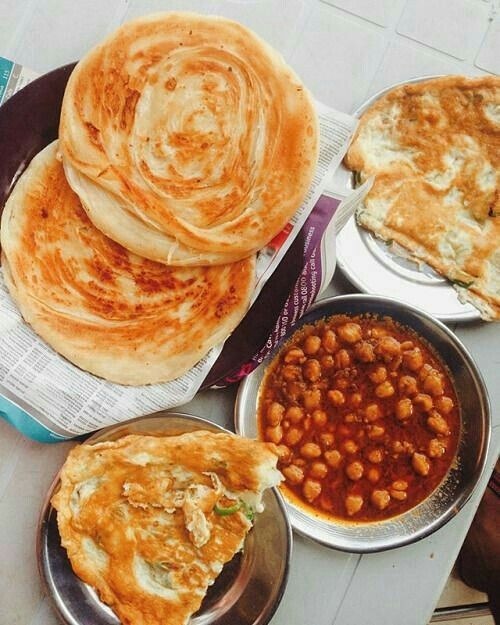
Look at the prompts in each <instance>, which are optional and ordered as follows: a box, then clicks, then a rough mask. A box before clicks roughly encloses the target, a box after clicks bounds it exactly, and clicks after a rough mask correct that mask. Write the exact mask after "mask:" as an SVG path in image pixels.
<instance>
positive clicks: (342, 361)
mask: <svg viewBox="0 0 500 625" xmlns="http://www.w3.org/2000/svg"><path fill="white" fill-rule="evenodd" d="M350 364H351V357H350V356H349V352H348V351H347V350H346V349H340V350H339V351H338V352H337V353H336V354H335V366H336V367H337V369H345V368H346V367H348V366H349V365H350Z"/></svg>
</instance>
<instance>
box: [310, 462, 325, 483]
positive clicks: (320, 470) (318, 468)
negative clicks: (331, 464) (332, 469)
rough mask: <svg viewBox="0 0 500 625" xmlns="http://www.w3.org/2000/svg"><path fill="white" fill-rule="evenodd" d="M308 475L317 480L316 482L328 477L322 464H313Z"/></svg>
mask: <svg viewBox="0 0 500 625" xmlns="http://www.w3.org/2000/svg"><path fill="white" fill-rule="evenodd" d="M309 475H310V476H311V477H315V478H317V479H318V480H322V479H324V478H325V477H326V476H327V475H328V467H327V466H326V464H325V463H324V462H313V463H312V465H311V469H310V471H309Z"/></svg>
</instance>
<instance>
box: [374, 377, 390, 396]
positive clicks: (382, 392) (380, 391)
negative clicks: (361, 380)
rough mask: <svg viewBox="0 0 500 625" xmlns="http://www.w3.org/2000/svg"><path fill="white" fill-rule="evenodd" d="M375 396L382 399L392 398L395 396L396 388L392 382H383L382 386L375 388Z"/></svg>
mask: <svg viewBox="0 0 500 625" xmlns="http://www.w3.org/2000/svg"><path fill="white" fill-rule="evenodd" d="M375 395H376V396H377V397H380V399H385V398H386V397H392V396H393V395H394V386H392V384H391V383H390V382H387V381H386V382H382V384H379V385H378V386H376V387H375Z"/></svg>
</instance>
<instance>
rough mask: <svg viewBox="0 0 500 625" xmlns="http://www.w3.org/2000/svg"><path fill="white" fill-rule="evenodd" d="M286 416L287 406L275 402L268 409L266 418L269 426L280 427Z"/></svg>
mask: <svg viewBox="0 0 500 625" xmlns="http://www.w3.org/2000/svg"><path fill="white" fill-rule="evenodd" d="M284 414H285V406H283V405H282V404H280V403H279V402H277V401H273V402H272V403H270V404H269V406H268V407H267V412H266V418H267V422H268V423H269V425H279V424H280V423H281V420H282V419H283V415H284Z"/></svg>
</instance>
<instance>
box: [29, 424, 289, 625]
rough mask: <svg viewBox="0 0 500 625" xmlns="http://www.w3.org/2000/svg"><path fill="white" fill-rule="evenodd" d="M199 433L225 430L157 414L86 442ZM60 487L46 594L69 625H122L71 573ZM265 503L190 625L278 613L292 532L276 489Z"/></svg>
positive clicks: (46, 517) (44, 535)
mask: <svg viewBox="0 0 500 625" xmlns="http://www.w3.org/2000/svg"><path fill="white" fill-rule="evenodd" d="M199 429H206V430H215V431H226V430H224V428H221V427H220V426H218V425H215V424H213V423H211V422H210V421H206V420H205V419H201V418H199V417H195V416H192V415H187V414H183V413H177V412H159V413H155V414H154V415H150V416H146V417H140V418H139V419H133V420H132V421H128V422H127V423H124V424H121V425H117V426H113V427H110V428H106V429H104V430H101V431H100V432H98V433H97V434H95V435H93V436H92V437H91V438H89V439H87V441H86V442H87V443H97V442H102V441H106V440H116V439H117V438H120V437H122V436H125V435H127V434H132V433H134V434H154V435H174V434H180V433H183V432H189V431H193V430H199ZM58 483H59V478H58V477H56V479H55V481H54V483H53V484H52V486H51V488H50V490H49V493H48V495H47V498H46V501H45V504H44V506H43V510H42V513H41V517H40V521H39V525H38V540H37V553H38V562H39V570H40V575H41V577H42V579H43V581H44V583H45V586H46V589H47V593H48V595H49V596H50V598H51V599H52V602H53V606H54V608H55V610H56V612H57V614H58V616H59V617H60V618H61V619H62V621H63V622H64V623H66V624H67V625H118V624H119V622H120V621H119V620H118V618H117V617H116V616H115V614H114V612H113V611H112V610H111V609H110V608H109V607H108V606H106V605H105V604H103V603H102V602H101V601H100V600H99V598H98V597H97V595H96V593H95V592H94V590H93V589H92V588H91V587H90V586H88V585H87V584H85V583H84V582H82V581H81V580H80V579H79V578H78V577H77V576H76V575H75V574H74V573H73V571H72V569H71V565H70V563H69V560H68V558H67V555H66V550H65V549H64V548H63V547H61V539H60V536H59V531H58V529H57V520H56V511H55V510H54V508H52V506H51V505H50V499H51V497H52V495H53V494H54V492H55V490H56V489H57V487H58ZM263 503H264V506H265V508H264V511H263V512H262V513H261V514H259V515H257V517H256V520H255V524H254V527H253V529H252V530H251V531H250V533H249V534H248V536H247V538H246V541H245V547H244V549H243V551H242V552H241V553H240V554H237V555H236V556H235V557H234V558H233V559H232V560H231V561H230V562H228V563H227V564H226V565H225V566H224V568H223V570H222V573H221V574H220V575H219V577H218V578H217V579H216V581H215V583H214V584H213V586H211V587H210V588H209V590H208V593H207V595H206V597H205V599H204V601H203V603H202V605H201V608H200V610H199V611H198V612H197V613H196V615H194V616H193V617H192V619H191V620H190V624H191V625H227V624H228V623H238V625H265V624H266V623H268V622H269V620H270V619H271V617H272V615H273V614H274V612H275V610H276V608H277V607H278V605H279V602H280V601H281V598H282V595H283V592H284V589H285V586H286V582H287V578H288V570H289V565H290V556H291V548H292V532H291V528H290V524H289V521H288V518H287V515H286V511H285V506H284V503H283V499H282V497H281V495H280V493H279V492H278V491H277V490H276V489H269V490H268V491H266V492H265V494H264V497H263Z"/></svg>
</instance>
